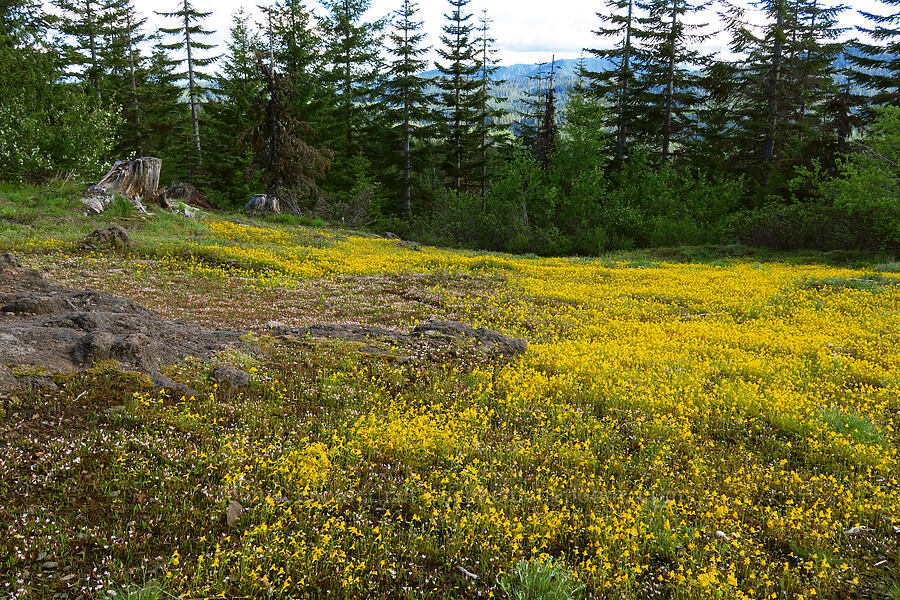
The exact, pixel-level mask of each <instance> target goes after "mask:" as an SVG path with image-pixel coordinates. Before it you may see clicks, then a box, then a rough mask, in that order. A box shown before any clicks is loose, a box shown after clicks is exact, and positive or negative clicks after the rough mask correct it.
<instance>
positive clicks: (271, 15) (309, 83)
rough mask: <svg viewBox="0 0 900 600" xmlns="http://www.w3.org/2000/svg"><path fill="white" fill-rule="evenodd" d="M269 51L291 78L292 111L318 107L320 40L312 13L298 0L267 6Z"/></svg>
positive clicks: (321, 60) (320, 73)
mask: <svg viewBox="0 0 900 600" xmlns="http://www.w3.org/2000/svg"><path fill="white" fill-rule="evenodd" d="M265 12H266V13H267V15H268V22H267V24H266V25H267V33H266V37H267V38H268V44H269V51H270V53H271V57H272V60H273V61H274V63H275V65H276V67H277V68H278V69H280V70H281V72H283V73H284V74H285V76H287V77H288V78H289V79H290V80H291V84H292V86H291V87H292V94H293V95H294V97H293V98H292V99H291V100H290V101H289V104H290V105H291V106H292V110H295V111H298V112H302V113H304V118H305V119H307V120H310V119H311V117H310V114H309V113H317V112H318V111H320V110H321V106H319V103H321V100H317V96H320V95H321V94H319V93H318V91H319V88H320V87H321V83H320V79H322V75H323V69H322V62H323V56H322V54H323V48H322V45H323V41H322V39H321V37H320V35H319V33H318V32H317V30H316V27H315V25H314V22H313V17H312V13H311V12H310V11H309V9H308V8H307V7H306V6H305V5H304V4H303V2H301V1H300V0H284V1H283V2H282V3H280V4H277V5H275V6H274V7H270V8H266V9H265Z"/></svg>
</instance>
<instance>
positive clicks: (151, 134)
mask: <svg viewBox="0 0 900 600" xmlns="http://www.w3.org/2000/svg"><path fill="white" fill-rule="evenodd" d="M176 66H177V63H176V62H175V61H173V60H172V59H171V58H170V57H169V53H168V51H167V49H166V48H165V45H164V44H163V43H161V42H160V41H157V43H156V44H155V45H154V46H153V50H152V51H151V53H150V56H149V57H148V58H147V60H146V62H145V67H144V72H143V86H142V87H143V99H142V103H141V124H140V132H139V135H138V137H139V138H140V140H141V145H142V150H143V154H145V155H148V156H156V157H159V158H161V159H163V178H164V179H167V180H169V181H171V182H173V183H174V181H175V179H176V178H180V177H182V174H183V169H184V166H185V165H184V157H186V156H190V154H191V146H192V143H191V137H190V135H188V131H187V127H189V123H190V113H189V112H188V111H187V110H186V108H185V106H184V103H183V102H182V100H181V97H182V88H181V85H180V77H179V75H178V74H177V73H176V72H175V68H176ZM162 180H163V179H161V181H162Z"/></svg>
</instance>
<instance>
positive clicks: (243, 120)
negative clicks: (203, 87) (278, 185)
mask: <svg viewBox="0 0 900 600" xmlns="http://www.w3.org/2000/svg"><path fill="white" fill-rule="evenodd" d="M226 47H227V52H226V54H225V56H224V57H223V59H222V60H221V61H220V63H219V71H218V73H217V74H216V78H215V81H216V96H215V99H216V101H215V102H214V103H211V104H210V105H209V107H208V112H209V126H208V128H207V130H208V131H209V133H208V135H207V139H208V140H209V143H208V144H207V145H208V147H209V148H210V149H211V151H212V154H213V155H214V156H215V157H216V161H215V163H214V164H209V165H208V166H207V169H208V171H209V174H210V178H209V179H210V182H211V184H212V185H213V186H215V187H217V188H218V189H220V190H221V191H222V192H224V193H225V194H226V195H228V196H230V197H235V196H236V197H237V198H238V200H239V203H240V202H245V201H246V199H247V196H248V195H249V194H251V193H252V192H253V191H254V190H253V189H251V188H252V184H250V183H249V182H248V181H247V177H246V176H247V174H248V172H249V170H250V165H251V163H252V159H253V153H252V150H251V149H250V148H249V147H248V145H247V144H242V143H240V142H241V140H242V138H243V137H244V135H245V134H246V133H247V131H249V130H250V129H252V128H253V127H254V126H255V125H256V124H257V119H256V118H255V117H254V114H253V107H254V105H255V102H256V101H257V98H258V97H259V95H260V93H261V92H262V91H263V89H265V88H266V80H265V77H264V75H263V72H262V71H260V69H259V68H258V66H257V61H258V60H259V57H260V56H263V55H265V49H264V45H263V42H262V40H261V39H260V37H259V34H258V33H256V32H255V31H253V30H252V29H251V27H250V25H249V19H248V17H247V15H246V14H245V13H244V11H243V9H241V10H239V11H238V12H237V13H235V14H234V15H233V17H232V27H231V31H230V39H229V41H228V42H227V44H226Z"/></svg>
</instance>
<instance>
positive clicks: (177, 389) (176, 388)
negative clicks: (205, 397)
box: [150, 371, 200, 398]
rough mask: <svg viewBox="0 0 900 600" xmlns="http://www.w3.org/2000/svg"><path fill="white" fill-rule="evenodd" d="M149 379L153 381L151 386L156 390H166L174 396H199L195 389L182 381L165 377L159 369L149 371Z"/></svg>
mask: <svg viewBox="0 0 900 600" xmlns="http://www.w3.org/2000/svg"><path fill="white" fill-rule="evenodd" d="M150 379H151V380H152V381H153V387H154V388H155V390H156V391H157V392H166V393H167V394H168V395H169V396H172V397H176V398H181V397H182V396H184V397H185V398H191V397H193V398H199V397H200V394H199V393H198V392H197V391H196V390H195V389H193V388H191V387H188V386H186V385H184V384H183V383H178V382H176V381H175V380H174V379H172V378H171V377H166V376H165V375H163V374H162V373H160V372H159V371H154V372H153V373H151V374H150Z"/></svg>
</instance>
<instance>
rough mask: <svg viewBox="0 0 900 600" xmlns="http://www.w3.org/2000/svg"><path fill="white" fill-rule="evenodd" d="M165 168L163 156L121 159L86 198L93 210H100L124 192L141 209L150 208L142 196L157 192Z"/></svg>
mask: <svg viewBox="0 0 900 600" xmlns="http://www.w3.org/2000/svg"><path fill="white" fill-rule="evenodd" d="M161 170H162V159H159V158H138V159H136V160H120V161H118V162H116V164H114V165H113V167H112V169H110V170H109V173H107V174H106V175H104V176H103V179H101V180H100V181H99V182H98V183H95V184H91V185H89V186H88V187H87V189H86V190H85V197H84V199H83V200H82V201H83V202H84V204H85V205H86V206H87V207H88V210H89V211H92V212H95V213H97V214H100V213H102V212H103V211H105V210H106V209H107V208H108V207H109V205H110V203H111V202H112V201H113V199H114V198H115V197H116V196H122V197H124V198H126V199H127V200H129V201H130V202H131V203H132V204H134V206H135V208H137V209H138V210H140V211H141V212H147V209H146V208H144V205H143V204H142V202H141V200H142V199H144V198H149V197H153V196H154V195H155V194H156V190H157V188H158V187H159V173H160V171H161Z"/></svg>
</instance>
